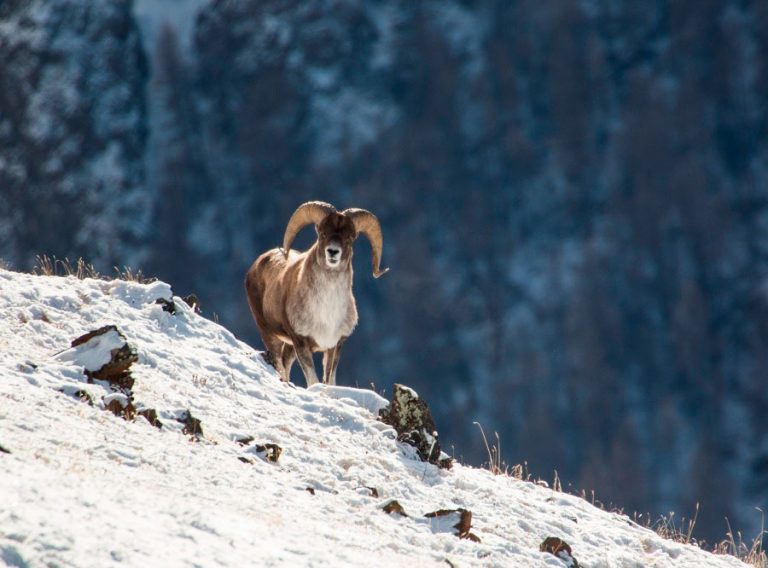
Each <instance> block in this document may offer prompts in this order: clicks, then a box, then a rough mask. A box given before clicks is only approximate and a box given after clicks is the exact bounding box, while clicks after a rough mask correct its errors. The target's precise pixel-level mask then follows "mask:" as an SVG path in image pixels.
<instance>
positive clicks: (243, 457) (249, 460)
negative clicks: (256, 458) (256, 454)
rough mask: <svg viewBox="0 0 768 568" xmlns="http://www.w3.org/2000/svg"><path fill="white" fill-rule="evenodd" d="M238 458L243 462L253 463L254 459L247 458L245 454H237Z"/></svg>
mask: <svg viewBox="0 0 768 568" xmlns="http://www.w3.org/2000/svg"><path fill="white" fill-rule="evenodd" d="M237 459H239V460H240V461H241V462H243V463H253V460H252V459H250V458H247V457H245V456H237Z"/></svg>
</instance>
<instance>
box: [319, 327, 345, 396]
mask: <svg viewBox="0 0 768 568" xmlns="http://www.w3.org/2000/svg"><path fill="white" fill-rule="evenodd" d="M346 340H347V338H346V337H342V338H341V339H339V342H338V343H337V344H336V347H333V348H332V349H328V350H326V352H325V354H324V355H323V382H324V383H326V384H328V385H335V384H336V367H338V366H339V359H341V346H342V345H343V344H344V342H345V341H346Z"/></svg>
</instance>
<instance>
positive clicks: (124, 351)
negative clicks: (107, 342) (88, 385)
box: [72, 325, 139, 394]
mask: <svg viewBox="0 0 768 568" xmlns="http://www.w3.org/2000/svg"><path fill="white" fill-rule="evenodd" d="M110 332H114V333H117V334H118V335H119V336H120V338H121V339H123V340H125V336H124V335H123V334H122V333H121V332H120V330H118V329H117V327H116V326H114V325H106V326H104V327H100V328H99V329H95V330H93V331H89V332H88V333H86V334H84V335H81V336H80V337H78V338H76V339H74V340H72V347H77V346H80V345H84V344H86V343H88V342H89V341H91V340H93V339H95V338H97V337H99V336H101V335H104V334H107V333H110ZM110 355H111V358H110V360H109V361H108V362H107V363H105V364H104V365H103V366H101V367H100V368H98V369H86V370H85V374H86V376H87V377H88V378H89V379H96V380H100V381H107V382H108V383H110V384H112V385H113V386H114V387H115V388H116V389H120V390H122V391H123V392H125V393H128V394H130V390H131V389H132V388H133V383H134V379H133V377H132V376H131V373H130V370H129V369H130V367H131V365H133V364H134V363H135V362H136V361H138V360H139V355H138V353H137V352H136V348H135V347H133V346H132V345H131V344H129V343H128V342H127V341H125V342H124V343H123V345H122V346H121V347H118V348H115V349H112V351H111V352H110Z"/></svg>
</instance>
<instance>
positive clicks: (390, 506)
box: [381, 499, 408, 517]
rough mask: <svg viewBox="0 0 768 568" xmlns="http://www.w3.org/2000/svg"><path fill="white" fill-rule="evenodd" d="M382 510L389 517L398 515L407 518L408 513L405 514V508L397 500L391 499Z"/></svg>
mask: <svg viewBox="0 0 768 568" xmlns="http://www.w3.org/2000/svg"><path fill="white" fill-rule="evenodd" d="M381 510H382V511H384V512H385V513H387V514H388V515H391V514H392V513H397V514H398V515H400V516H403V517H407V516H408V513H406V512H405V509H403V506H402V505H401V504H400V502H399V501H397V500H395V499H390V500H389V501H387V502H386V503H384V505H383V506H382V507H381Z"/></svg>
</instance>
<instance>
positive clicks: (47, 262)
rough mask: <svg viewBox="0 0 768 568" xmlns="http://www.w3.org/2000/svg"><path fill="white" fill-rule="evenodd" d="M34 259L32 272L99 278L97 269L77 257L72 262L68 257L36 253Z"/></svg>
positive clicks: (47, 274) (80, 277)
mask: <svg viewBox="0 0 768 568" xmlns="http://www.w3.org/2000/svg"><path fill="white" fill-rule="evenodd" d="M35 260H36V264H35V267H34V268H33V269H32V273H33V274H40V275H43V276H74V277H75V278H78V279H79V280H84V279H85V278H101V274H99V271H98V270H96V268H94V266H93V265H92V264H90V263H88V262H85V260H83V259H82V258H78V259H77V261H76V262H75V263H74V264H73V263H72V261H70V260H69V259H68V258H65V259H64V260H61V259H59V258H56V257H55V256H48V255H47V254H43V255H38V256H36V257H35Z"/></svg>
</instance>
